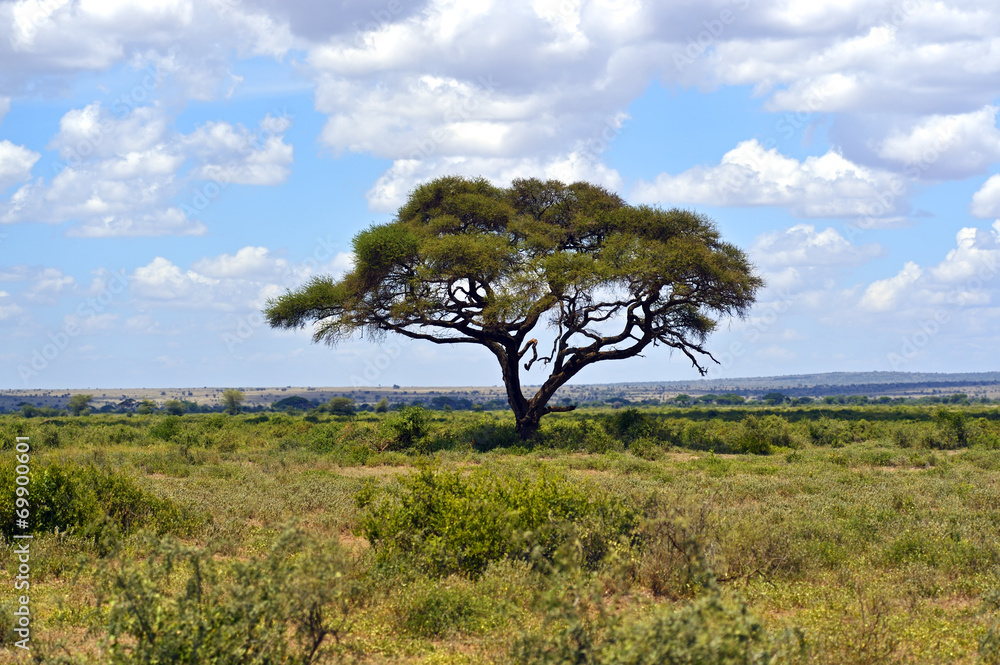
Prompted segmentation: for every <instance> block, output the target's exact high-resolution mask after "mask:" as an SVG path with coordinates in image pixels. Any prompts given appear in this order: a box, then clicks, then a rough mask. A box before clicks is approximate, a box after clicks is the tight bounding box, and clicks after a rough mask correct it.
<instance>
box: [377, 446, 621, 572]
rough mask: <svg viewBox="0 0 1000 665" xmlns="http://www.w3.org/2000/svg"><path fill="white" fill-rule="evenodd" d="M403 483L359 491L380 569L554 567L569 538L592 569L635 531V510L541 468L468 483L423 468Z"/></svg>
mask: <svg viewBox="0 0 1000 665" xmlns="http://www.w3.org/2000/svg"><path fill="white" fill-rule="evenodd" d="M398 482H399V484H398V489H397V491H396V492H395V493H394V494H389V493H387V492H385V491H381V492H380V491H377V490H375V488H374V487H373V486H369V487H367V488H366V489H365V490H362V492H361V493H359V495H358V497H357V501H358V504H359V507H361V508H362V509H363V510H364V512H363V513H362V515H361V518H360V520H359V530H360V532H361V533H362V534H363V535H364V536H365V538H367V539H368V541H369V542H370V543H371V545H372V548H373V549H374V550H375V554H376V560H377V561H378V562H379V563H381V564H401V563H405V565H407V566H415V567H417V568H418V569H419V570H422V571H423V572H425V573H427V574H430V575H448V574H451V573H463V574H467V575H473V576H475V575H478V574H480V573H482V571H483V570H485V568H486V566H487V565H488V564H489V563H490V562H491V561H499V560H501V559H504V558H507V557H510V558H521V559H526V560H531V561H533V562H536V563H544V562H547V563H551V562H552V561H553V557H554V556H555V554H556V551H557V550H558V549H559V548H560V547H561V546H562V545H563V544H565V543H567V542H568V541H571V540H574V541H577V542H579V547H580V555H581V557H582V559H583V560H584V562H585V564H586V565H588V566H591V567H594V566H596V565H598V564H599V563H600V562H601V561H602V560H603V559H604V557H605V556H606V555H607V554H608V552H609V551H610V550H611V549H612V548H613V547H614V546H615V544H616V543H619V542H621V541H623V540H624V541H628V540H630V539H632V538H633V537H634V535H635V532H636V528H637V525H638V513H637V511H635V510H634V509H632V508H630V507H628V506H626V505H624V504H622V503H621V502H619V501H617V500H614V499H611V498H608V497H604V496H603V495H599V494H598V495H596V496H595V495H594V493H593V492H592V491H588V488H586V487H585V486H581V485H580V483H577V482H571V481H569V479H567V478H566V477H565V476H563V475H560V474H557V473H555V472H552V471H547V470H544V469H543V470H540V471H538V472H536V473H532V474H529V475H521V476H518V475H513V474H510V473H501V472H498V471H493V470H489V469H477V470H476V471H474V472H472V474H470V475H469V476H468V477H466V476H462V475H460V474H458V473H452V472H448V471H437V470H435V469H433V468H431V467H427V466H425V467H423V468H422V469H421V470H420V471H419V472H418V473H415V474H413V475H412V476H409V477H401V478H400V479H399V481H398Z"/></svg>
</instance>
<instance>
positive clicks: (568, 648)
mask: <svg viewBox="0 0 1000 665" xmlns="http://www.w3.org/2000/svg"><path fill="white" fill-rule="evenodd" d="M561 595H562V597H559V596H558V595H557V596H556V598H557V602H556V603H553V607H552V609H551V610H550V611H549V613H548V616H547V617H546V621H545V623H544V624H543V625H542V627H541V628H540V629H537V630H532V631H525V632H523V633H522V635H521V636H520V637H519V638H518V639H517V640H516V641H515V643H514V646H513V648H512V650H511V662H513V663H538V664H549V663H551V664H552V665H557V664H558V665H563V664H566V663H575V664H579V665H660V664H663V663H665V664H669V665H793V664H796V663H800V664H802V665H805V664H806V663H807V662H809V661H808V653H807V650H806V643H805V638H804V636H803V634H802V633H801V631H798V630H789V631H784V632H780V633H772V632H770V631H768V630H767V629H766V628H765V627H764V626H763V624H762V623H761V622H760V620H759V619H757V618H756V617H755V616H754V615H753V614H752V613H751V612H750V610H749V607H748V606H747V604H746V603H745V602H744V601H743V600H742V599H741V598H739V597H738V596H731V595H727V594H723V593H721V592H720V591H719V590H718V589H716V588H712V589H711V590H710V591H708V592H707V593H705V594H704V595H702V596H700V597H698V598H697V599H695V600H693V601H692V602H690V603H688V604H686V605H683V606H681V607H679V608H674V607H671V606H669V605H668V606H659V607H656V608H655V609H654V610H653V611H652V612H651V613H649V614H648V615H647V616H642V617H636V616H634V615H625V616H621V615H617V616H614V615H610V614H609V613H608V611H607V609H606V608H605V603H604V601H603V599H602V598H601V597H600V595H599V594H597V593H593V592H591V593H590V594H588V595H589V596H590V597H589V598H587V597H586V595H582V594H580V593H579V592H576V593H575V594H574V593H570V594H567V593H565V592H563V593H562V594H561ZM567 595H568V596H569V597H568V598H567V597H566V596H567ZM581 596H582V597H581Z"/></svg>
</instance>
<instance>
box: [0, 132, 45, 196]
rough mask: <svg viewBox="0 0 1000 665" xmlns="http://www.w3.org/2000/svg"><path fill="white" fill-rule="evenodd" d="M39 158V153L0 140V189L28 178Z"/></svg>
mask: <svg viewBox="0 0 1000 665" xmlns="http://www.w3.org/2000/svg"><path fill="white" fill-rule="evenodd" d="M0 115H2V114H0ZM40 158H41V155H40V154H38V153H37V152H35V151H34V150H29V149H28V148H25V147H24V146H23V145H15V144H13V143H11V142H10V141H8V140H6V139H5V140H3V141H0V191H3V190H4V189H6V188H7V187H10V186H11V185H15V184H17V183H19V182H24V181H25V180H27V179H28V178H30V177H31V169H32V167H34V165H35V162H37V161H38V160H39V159H40Z"/></svg>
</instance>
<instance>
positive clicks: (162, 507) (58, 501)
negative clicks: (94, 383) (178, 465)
mask: <svg viewBox="0 0 1000 665" xmlns="http://www.w3.org/2000/svg"><path fill="white" fill-rule="evenodd" d="M31 466H32V472H31V482H30V484H29V485H28V491H29V495H28V497H26V498H27V499H28V504H29V506H30V511H31V512H30V517H29V519H28V523H29V525H30V530H31V531H33V532H52V531H54V530H59V531H60V532H71V531H77V532H83V531H86V530H88V529H90V528H91V527H92V526H94V525H95V524H96V523H100V522H103V521H106V520H108V521H109V523H113V524H114V525H115V527H114V528H116V529H118V530H120V531H121V532H123V533H130V532H132V531H134V530H135V529H137V528H140V527H145V528H150V529H153V530H156V531H158V532H161V533H163V532H167V531H172V532H175V533H184V532H186V531H187V530H188V529H189V528H190V527H192V526H193V525H194V524H195V523H196V519H195V517H194V516H192V515H191V514H190V513H189V512H188V511H186V510H183V509H181V508H180V507H178V506H177V505H176V504H174V503H173V502H171V501H168V500H166V499H161V498H159V497H156V496H154V495H152V494H150V493H149V492H148V491H146V490H144V489H142V488H141V487H140V486H139V485H138V484H137V483H136V481H135V480H133V479H132V478H131V477H130V476H127V475H124V474H123V473H121V472H117V471H110V470H107V469H101V468H98V467H95V466H81V465H78V464H73V463H59V462H48V463H46V462H43V461H42V460H40V459H39V458H37V457H35V458H33V459H32V462H31ZM16 487H17V485H16V484H15V474H14V464H13V460H5V461H0V523H2V525H3V526H2V533H3V535H4V536H5V537H7V538H11V537H12V535H13V533H14V517H15V512H14V511H15V509H17V498H18V497H17V495H16ZM18 531H19V532H20V530H18ZM95 533H96V532H95Z"/></svg>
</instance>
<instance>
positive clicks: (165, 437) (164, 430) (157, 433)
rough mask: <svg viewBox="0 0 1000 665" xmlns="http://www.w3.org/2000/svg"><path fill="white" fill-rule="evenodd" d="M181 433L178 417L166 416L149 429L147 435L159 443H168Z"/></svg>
mask: <svg viewBox="0 0 1000 665" xmlns="http://www.w3.org/2000/svg"><path fill="white" fill-rule="evenodd" d="M180 433H181V419H180V417H179V416H167V417H166V418H163V419H162V420H161V421H159V422H158V423H156V424H155V425H153V426H152V427H150V428H149V435H150V436H151V437H153V438H155V439H160V440H161V441H170V440H171V439H173V438H174V437H176V436H177V435H178V434H180Z"/></svg>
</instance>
